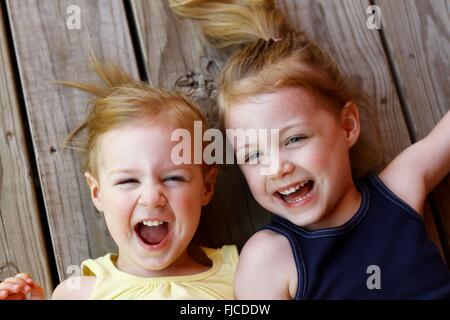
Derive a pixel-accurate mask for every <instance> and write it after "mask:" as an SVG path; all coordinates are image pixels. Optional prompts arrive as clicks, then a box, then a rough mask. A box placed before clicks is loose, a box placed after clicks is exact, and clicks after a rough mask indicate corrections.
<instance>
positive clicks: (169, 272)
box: [116, 250, 208, 278]
mask: <svg viewBox="0 0 450 320" xmlns="http://www.w3.org/2000/svg"><path fill="white" fill-rule="evenodd" d="M116 267H117V269H119V270H120V271H123V272H125V273H128V274H131V275H134V276H138V277H145V278H149V277H170V276H184V275H192V274H196V273H200V272H203V271H206V270H207V269H208V267H206V266H204V265H202V264H200V263H198V262H196V261H195V260H194V259H192V257H191V256H190V255H189V254H188V252H187V250H185V251H184V252H183V253H182V254H181V255H180V256H179V257H178V258H177V259H176V260H175V261H174V262H173V263H171V264H170V265H169V266H167V267H166V268H164V269H161V270H150V269H146V268H144V267H142V266H140V265H138V264H136V263H134V261H133V259H130V258H127V257H125V255H123V254H120V252H119V255H118V258H117V262H116Z"/></svg>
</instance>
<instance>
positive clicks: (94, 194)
mask: <svg viewBox="0 0 450 320" xmlns="http://www.w3.org/2000/svg"><path fill="white" fill-rule="evenodd" d="M84 176H85V177H86V181H87V183H88V185H89V189H91V199H92V202H93V203H94V206H95V207H96V208H97V210H98V211H100V212H103V205H102V201H101V198H100V183H99V182H98V180H97V179H96V178H95V177H94V176H93V175H92V174H90V173H89V172H85V173H84Z"/></svg>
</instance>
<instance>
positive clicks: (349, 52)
mask: <svg viewBox="0 0 450 320" xmlns="http://www.w3.org/2000/svg"><path fill="white" fill-rule="evenodd" d="M388 2H389V3H392V2H393V1H388ZM278 3H279V5H280V8H282V10H283V12H286V13H287V14H288V16H289V18H290V20H291V21H292V22H294V23H295V24H296V25H297V26H299V27H302V28H303V29H304V30H306V31H308V33H309V34H310V35H311V36H312V37H313V38H314V39H316V40H317V41H318V42H319V43H320V44H321V45H322V46H323V47H325V48H327V49H328V51H329V52H330V53H331V55H332V56H333V57H334V58H335V59H336V61H337V63H338V64H339V66H340V67H341V68H342V70H343V71H344V72H345V73H346V74H348V75H350V76H351V77H352V78H354V79H356V80H357V81H359V82H360V83H361V84H362V88H363V89H364V91H365V92H366V93H367V94H368V95H369V97H370V99H371V100H372V101H373V103H374V104H375V108H376V110H377V117H376V118H377V124H378V128H379V129H380V130H379V132H376V131H372V130H375V129H376V128H369V130H370V131H369V132H370V135H371V136H373V137H376V138H377V139H378V140H379V142H381V143H380V144H379V145H375V148H376V149H375V150H374V151H375V152H376V153H379V154H381V155H382V159H381V162H380V165H379V166H376V167H375V170H379V169H382V168H383V167H384V166H385V165H386V164H388V163H389V162H390V161H391V160H392V159H393V158H394V157H395V156H396V155H397V154H399V153H400V152H401V151H402V150H404V149H405V148H406V147H408V146H409V145H410V144H411V139H410V136H409V133H408V128H407V124H406V120H405V117H404V115H403V112H402V108H401V105H400V102H399V97H398V94H397V92H396V90H395V85H394V81H393V79H392V77H391V74H390V68H389V64H388V61H387V57H386V53H385V52H384V49H383V45H382V42H381V38H380V35H379V33H378V32H377V30H376V29H374V30H370V29H368V28H367V26H366V20H367V17H368V15H367V14H366V10H367V8H368V6H369V5H370V3H369V1H360V0H349V1H344V2H341V1H319V0H280V1H278ZM384 11H389V10H383V12H384ZM397 12H402V11H397ZM399 15H401V14H399ZM397 18H398V17H397ZM405 32H406V31H405V30H402V31H400V34H401V35H403V34H404V33H405ZM414 36H415V32H414V33H412V34H411V37H414ZM398 42H401V41H400V39H398ZM411 94H412V95H413V93H411ZM369 119H370V118H369ZM370 120H371V119H370ZM366 125H367V122H366ZM362 130H364V128H363V129H362ZM373 142H375V141H372V143H373ZM377 149H378V150H377ZM424 215H425V223H426V227H427V232H428V235H429V237H430V239H431V240H432V241H433V242H434V243H435V244H436V245H437V246H438V247H439V248H440V249H441V250H442V247H441V243H440V241H439V236H438V235H437V231H436V226H435V222H434V219H433V216H432V212H431V210H430V207H429V205H428V204H427V205H426V208H425V213H424Z"/></svg>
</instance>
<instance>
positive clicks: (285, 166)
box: [270, 159, 295, 179]
mask: <svg viewBox="0 0 450 320" xmlns="http://www.w3.org/2000/svg"><path fill="white" fill-rule="evenodd" d="M294 169H295V167H294V165H293V164H292V163H291V162H289V161H282V160H281V159H280V164H279V166H278V171H277V172H275V173H274V174H273V175H271V176H270V178H271V179H280V178H283V177H284V176H286V175H287V174H290V173H292V172H293V171H294Z"/></svg>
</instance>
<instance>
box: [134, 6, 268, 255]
mask: <svg viewBox="0 0 450 320" xmlns="http://www.w3.org/2000/svg"><path fill="white" fill-rule="evenodd" d="M131 4H132V8H133V13H134V16H135V19H136V25H137V29H138V34H139V40H140V44H141V47H142V51H143V56H144V60H145V65H146V68H147V73H148V78H149V82H150V83H152V84H154V85H160V86H164V87H167V88H174V89H177V90H181V91H184V92H187V93H189V94H191V95H192V97H193V98H194V99H195V100H196V101H197V102H198V103H199V104H200V105H201V107H202V108H203V110H204V111H205V113H206V114H207V115H208V119H209V121H210V123H211V125H217V115H216V113H215V110H216V108H215V95H216V93H217V85H216V84H217V80H216V79H217V76H218V75H219V70H220V68H221V66H222V64H223V62H224V60H225V54H223V53H220V52H218V51H216V50H214V49H211V48H210V47H209V46H208V44H207V42H206V40H205V38H204V36H203V34H202V31H201V30H200V28H199V26H198V24H196V23H195V22H194V21H191V20H189V19H179V18H177V17H176V16H175V15H174V14H173V12H172V11H171V10H170V8H169V6H168V1H144V0H132V2H131ZM269 219H270V216H269V214H268V213H267V211H265V210H264V209H262V208H261V207H260V206H259V205H258V204H257V203H256V201H255V200H254V199H253V197H252V196H251V194H250V191H249V189H248V187H247V185H246V183H245V181H244V180H243V177H242V175H241V173H240V171H239V169H238V168H237V167H236V166H229V167H227V168H226V169H224V170H223V172H221V174H220V175H219V177H218V181H217V185H216V191H215V195H214V197H213V199H212V201H211V203H210V204H209V205H208V206H207V207H206V208H205V210H204V212H203V216H202V222H201V226H200V228H201V234H202V236H203V239H204V240H205V242H204V243H205V244H207V245H210V246H219V245H221V244H224V243H235V244H237V245H238V246H239V247H242V245H243V244H244V243H245V241H246V240H247V239H248V237H249V236H250V235H251V234H253V233H254V232H255V231H256V229H257V228H259V227H261V226H262V225H264V224H265V223H267V222H268V221H269Z"/></svg>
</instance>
